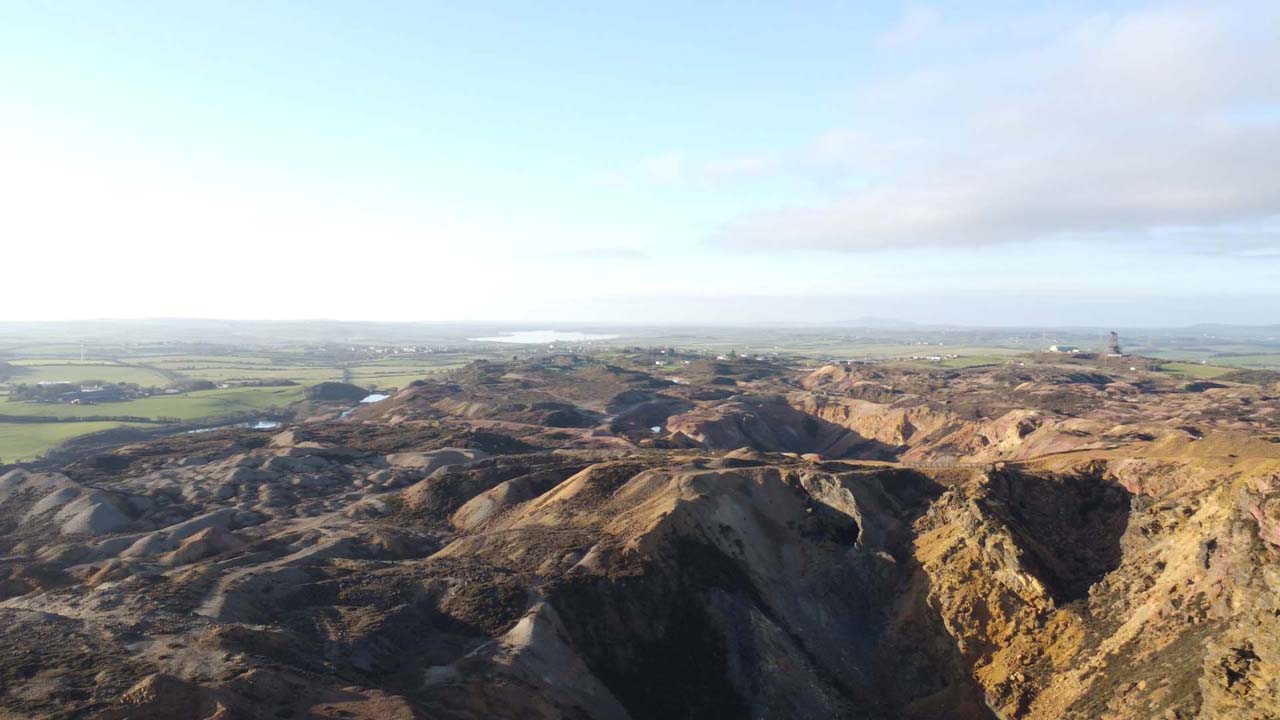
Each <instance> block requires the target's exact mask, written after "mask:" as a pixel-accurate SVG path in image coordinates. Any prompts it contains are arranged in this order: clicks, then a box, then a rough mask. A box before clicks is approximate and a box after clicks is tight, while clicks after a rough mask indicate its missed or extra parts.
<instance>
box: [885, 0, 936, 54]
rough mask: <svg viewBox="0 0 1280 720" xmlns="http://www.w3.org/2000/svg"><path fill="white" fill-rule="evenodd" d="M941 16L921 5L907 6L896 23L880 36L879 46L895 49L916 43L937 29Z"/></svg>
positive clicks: (933, 9)
mask: <svg viewBox="0 0 1280 720" xmlns="http://www.w3.org/2000/svg"><path fill="white" fill-rule="evenodd" d="M941 24H942V14H941V13H939V12H938V11H937V9H935V8H931V7H925V6H922V5H911V6H908V7H907V8H906V9H905V10H904V11H903V13H902V17H900V18H898V22H897V23H895V24H894V25H893V27H891V28H889V30H888V31H887V32H885V33H884V34H883V35H881V36H880V44H881V45H885V46H888V47H897V46H901V45H907V44H909V43H913V42H916V41H918V40H921V39H922V38H924V37H926V36H928V35H929V34H930V33H931V32H933V31H935V30H937V29H939V27H940V26H941Z"/></svg>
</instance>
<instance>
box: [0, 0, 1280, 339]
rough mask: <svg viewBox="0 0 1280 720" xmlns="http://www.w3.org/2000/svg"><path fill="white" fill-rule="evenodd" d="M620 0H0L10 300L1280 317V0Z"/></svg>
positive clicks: (583, 317) (748, 317)
mask: <svg viewBox="0 0 1280 720" xmlns="http://www.w3.org/2000/svg"><path fill="white" fill-rule="evenodd" d="M609 5H610V4H602V3H527V4H522V3H491V4H486V3H455V4H449V5H446V4H428V3H389V2H388V3H378V4H374V5H368V4H357V3H306V4H286V3H247V2H244V3H222V4H212V3H200V4H197V3H142V2H130V3H105V2H98V3H57V4H55V3H43V2H41V3H0V18H2V20H3V21H2V22H0V238H3V240H2V241H0V242H2V243H3V247H2V248H0V263H3V264H5V265H9V266H11V267H13V268H31V267H39V266H40V265H41V264H47V263H55V264H56V266H57V267H58V270H57V272H56V273H54V274H52V275H49V274H46V273H42V272H25V271H20V272H12V273H6V284H7V285H8V286H9V287H8V292H6V295H9V296H10V297H42V298H43V299H42V300H41V302H39V303H10V302H6V303H3V304H2V305H0V319H38V318H39V319H43V318H85V317H103V316H116V317H149V316H204V317H235V318H252V317H265V318H285V317H288V318H293V317H332V318H342V319H395V320H521V321H535V320H547V321H552V320H558V321H569V320H580V321H592V322H600V321H609V320H619V321H672V320H679V321H752V320H772V321H786V320H790V319H796V320H805V319H807V320H815V321H832V320H839V319H841V318H842V317H848V318H854V317H858V316H863V315H891V316H894V315H896V316H901V317H904V319H908V320H914V321H923V322H972V323H976V324H1010V323H1027V324H1060V323H1061V324H1067V323H1071V324H1078V323H1092V322H1104V321H1108V320H1111V319H1112V318H1114V317H1118V316H1123V317H1124V318H1126V319H1127V321H1128V322H1130V323H1132V324H1182V323H1183V322H1205V321H1215V320H1216V321H1226V322H1230V321H1236V322H1251V323H1256V322H1274V321H1275V318H1276V316H1277V313H1276V311H1277V310H1278V309H1280V173H1277V172H1275V170H1274V168H1276V167H1280V73H1278V72H1277V71H1276V68H1277V67H1280V48H1277V47H1276V46H1277V43H1275V38H1276V37H1280V10H1277V8H1276V7H1274V5H1273V4H1271V3H1262V2H1258V3H1225V4H1224V3H1213V4H1208V3H1205V4H1169V3H1143V4H1134V5H1125V4H1115V3H1108V4H1106V5H1102V4H1088V3H1079V4H1072V5H1071V8H1070V9H1064V8H1061V7H1059V5H1060V4H1047V3H1046V4H1044V5H1042V6H1040V7H1035V6H1033V5H1030V4H1027V3H956V4H906V5H903V4H898V3H883V4H873V3H854V2H828V3H807V4H806V3H777V4H771V5H764V4H750V5H751V6H750V7H746V6H747V5H749V4H746V3H697V4H689V3H679V4H677V3H645V4H643V5H642V4H639V3H637V4H635V5H634V6H633V7H631V8H623V7H621V6H614V7H609ZM690 5H694V7H690ZM51 277H54V278H57V281H56V282H57V287H58V291H57V292H52V293H51V292H50V287H49V285H50V282H51V281H50V278H51ZM1082 296H1083V297H1087V298H1090V301H1089V302H1081V301H1080V298H1081V297H1082ZM1015 308H1021V310H1019V311H1018V312H1013V311H1012V310H1013V309H1015ZM1031 309H1034V312H1032V311H1031ZM1026 316H1030V317H1026ZM1036 321H1038V322H1036Z"/></svg>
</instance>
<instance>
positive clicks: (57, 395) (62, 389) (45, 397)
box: [9, 380, 150, 403]
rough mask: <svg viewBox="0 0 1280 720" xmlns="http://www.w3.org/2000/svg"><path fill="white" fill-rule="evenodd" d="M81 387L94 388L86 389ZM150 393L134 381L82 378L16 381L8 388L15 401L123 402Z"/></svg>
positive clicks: (11, 397) (12, 399) (10, 397)
mask: <svg viewBox="0 0 1280 720" xmlns="http://www.w3.org/2000/svg"><path fill="white" fill-rule="evenodd" d="M82 388H96V389H94V390H90V391H86V390H82ZM148 394H150V392H149V391H147V390H144V389H143V388H142V387H141V386H140V385H136V384H134V383H104V382H102V381H101V380H83V381H81V382H77V383H55V384H47V385H41V384H39V383H18V384H16V385H14V386H13V387H11V388H10V389H9V400H10V401H11V402H12V401H17V402H40V403H59V402H72V401H75V400H78V401H80V402H93V403H99V402H123V401H125V400H131V399H133V398H137V397H142V396H144V395H148Z"/></svg>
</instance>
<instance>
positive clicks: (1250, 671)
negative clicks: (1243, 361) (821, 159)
mask: <svg viewBox="0 0 1280 720" xmlns="http://www.w3.org/2000/svg"><path fill="white" fill-rule="evenodd" d="M1220 384H1221V387H1215V388H1202V387H1197V388H1187V387H1184V386H1182V385H1179V384H1177V383H1174V382H1173V381H1169V380H1165V379H1161V378H1158V377H1156V376H1154V375H1148V374H1145V373H1140V372H1137V371H1133V372H1128V371H1121V370H1116V369H1108V368H1097V369H1094V370H1091V371H1089V372H1081V371H1080V370H1079V369H1078V368H1060V367H1055V366H1040V365H1032V366H1026V365H1024V366H1012V367H1001V368H991V369H977V370H972V371H965V372H955V373H949V372H936V373H929V372H922V371H916V370H910V369H902V368H896V369H895V368H892V367H888V366H829V367H825V368H820V369H818V370H816V371H813V370H811V371H805V370H793V369H790V368H785V367H779V366H773V365H768V364H766V363H759V362H746V361H734V362H710V361H693V362H691V363H690V364H689V365H686V366H681V367H679V368H677V370H676V371H675V373H674V374H673V373H668V374H667V375H665V376H657V375H654V374H652V373H650V372H647V371H646V370H645V369H643V368H641V367H639V366H634V367H632V366H626V365H625V364H615V365H607V364H600V363H596V362H591V361H588V360H585V359H581V358H572V357H557V358H552V359H549V360H547V361H545V362H541V363H529V362H526V363H518V364H515V363H513V364H509V365H508V364H496V363H480V364H477V365H474V366H471V367H469V368H467V369H466V370H464V371H461V372H458V373H456V374H455V375H454V376H453V377H451V378H449V379H446V380H443V381H430V382H423V383H420V384H417V385H416V386H414V387H410V388H407V389H405V390H404V391H402V392H401V393H400V394H398V395H397V396H395V397H394V398H392V399H390V400H387V401H384V402H383V403H378V404H375V405H371V406H365V407H360V408H357V409H355V410H354V411H353V412H350V413H345V414H342V416H341V417H338V414H336V413H326V414H324V415H319V416H317V417H316V418H314V419H313V421H311V422H304V423H299V424H297V425H295V426H293V427H290V428H288V429H286V430H284V431H283V432H277V433H274V434H268V433H261V432H255V431H252V430H245V429H230V430H224V431H218V432H213V433H204V434H199V435H186V436H177V437H172V438H164V439H159V440H154V441H150V442H147V443H141V444H136V445H131V446H124V447H118V448H115V449H113V450H110V451H109V452H105V453H99V454H93V455H89V456H86V457H83V458H81V459H79V460H77V461H74V462H70V463H65V464H61V465H57V466H53V465H49V466H31V467H26V468H17V469H12V470H10V471H8V472H5V473H3V475H0V529H2V530H3V533H0V617H3V619H4V620H5V622H4V623H3V625H2V626H0V659H3V662H0V717H15V718H16V717H64V718H70V717H98V718H171V717H199V718H287V717H296V718H340V717H341V718H370V719H372V718H481V717H521V718H526V717H528V718H618V719H623V718H637V719H639V718H672V717H690V718H692V717H726V718H728V717H751V718H790V717H848V718H904V717H905V718H1095V717H1108V718H1151V717H1164V718H1194V717H1232V718H1235V717H1242V718H1271V717H1280V701H1277V698H1280V605H1277V600H1276V598H1280V564H1277V556H1278V554H1280V442H1277V438H1278V436H1280V433H1277V422H1278V420H1280V418H1278V417H1277V413H1276V410H1275V409H1276V406H1277V403H1278V401H1277V399H1276V398H1275V393H1276V388H1274V387H1270V386H1266V385H1259V384H1245V383H1229V382H1228V383H1220Z"/></svg>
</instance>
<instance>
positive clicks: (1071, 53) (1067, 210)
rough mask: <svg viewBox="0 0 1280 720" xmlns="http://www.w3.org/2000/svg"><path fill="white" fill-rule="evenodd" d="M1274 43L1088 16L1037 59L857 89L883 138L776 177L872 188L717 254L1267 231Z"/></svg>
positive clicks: (1279, 193)
mask: <svg viewBox="0 0 1280 720" xmlns="http://www.w3.org/2000/svg"><path fill="white" fill-rule="evenodd" d="M916 22H917V23H918V22H920V21H916ZM1276 37H1280V13H1278V12H1276V10H1274V9H1265V8H1259V10H1258V12H1255V13H1249V14H1246V13H1237V14H1228V13H1223V12H1218V13H1215V12H1211V11H1208V10H1194V9H1174V10H1165V11H1157V12H1145V13H1136V14H1127V15H1110V14H1108V15H1097V16H1092V17H1088V18H1083V19H1080V20H1079V21H1077V22H1075V23H1074V24H1072V25H1070V26H1068V27H1064V28H1062V29H1061V30H1060V31H1059V32H1058V33H1057V34H1056V35H1055V36H1054V37H1053V38H1052V41H1051V42H1048V43H1046V44H1044V45H1043V46H1042V47H1040V48H1037V49H1034V50H1030V51H1023V52H1016V53H1014V52H1006V53H999V54H996V55H994V56H988V57H985V58H983V59H982V60H981V61H978V62H972V63H969V64H960V65H956V64H949V65H943V66H938V67H932V68H926V69H925V70H922V71H918V72H915V73H912V74H910V75H907V76H903V77H897V78H893V79H892V80H889V81H885V82H882V83H879V84H877V85H876V86H874V87H870V88H865V89H864V90H863V93H862V101H863V103H864V105H865V106H866V107H871V108H875V110H876V113H877V114H878V115H879V116H880V117H884V118H886V121H885V122H883V123H881V124H879V125H877V126H870V125H868V126H866V127H865V128H862V127H858V126H856V125H855V127H854V128H853V129H852V130H849V131H844V132H839V133H832V134H828V135H826V136H824V137H820V138H818V139H816V140H815V141H814V142H813V143H812V145H811V147H810V148H809V149H807V150H805V151H803V152H799V153H793V154H791V156H789V157H788V158H787V160H786V162H785V163H782V164H781V165H782V166H784V167H786V168H787V170H788V171H790V172H810V171H812V169H813V168H815V167H822V166H823V163H824V162H825V163H826V164H827V165H826V166H827V167H828V169H834V170H835V171H837V172H843V173H845V174H851V173H856V174H857V175H858V176H859V177H862V178H871V179H872V181H871V182H869V183H864V184H863V185H862V186H861V187H860V188H859V189H858V190H856V191H853V192H845V193H842V194H837V195H833V196H830V197H826V198H823V199H820V200H817V201H814V202H812V203H811V204H809V205H807V206H792V207H783V208H779V209H775V210H772V211H766V212H759V213H755V214H751V215H748V216H745V217H741V218H739V219H737V220H735V221H733V222H731V223H729V224H728V225H727V226H726V227H724V228H723V229H722V231H721V232H720V233H718V234H717V235H716V236H715V240H716V241H717V242H719V243H722V244H727V245H732V246H739V247H751V248H789V247H807V248H820V249H834V250H867V249H883V248H901V247H918V246H941V245H953V246H954V245H961V246H964V245H982V244H993V243H1004V242H1019V241H1031V240H1037V239H1043V238H1052V237H1062V236H1073V237H1081V236H1088V237H1102V238H1110V239H1124V238H1129V237H1147V236H1150V235H1151V234H1152V233H1154V232H1156V231H1159V230H1161V229H1164V228H1183V229H1187V228H1191V229H1196V228H1217V227H1220V226H1225V225H1232V224H1240V223H1250V222H1258V221H1262V220H1265V219H1266V218H1268V217H1271V216H1275V215H1280V173H1277V172H1276V171H1275V168H1276V167H1280V113H1277V112H1276V110H1277V108H1278V107H1280V74H1278V73H1276V72H1275V68H1276V67H1280V43H1276V42H1275V41H1274V39H1275V38H1276ZM1193 236H1194V233H1183V234H1169V235H1166V236H1165V237H1167V238H1168V239H1169V241H1170V242H1175V241H1179V240H1186V239H1188V238H1190V237H1193ZM1241 237H1243V236H1241Z"/></svg>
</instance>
